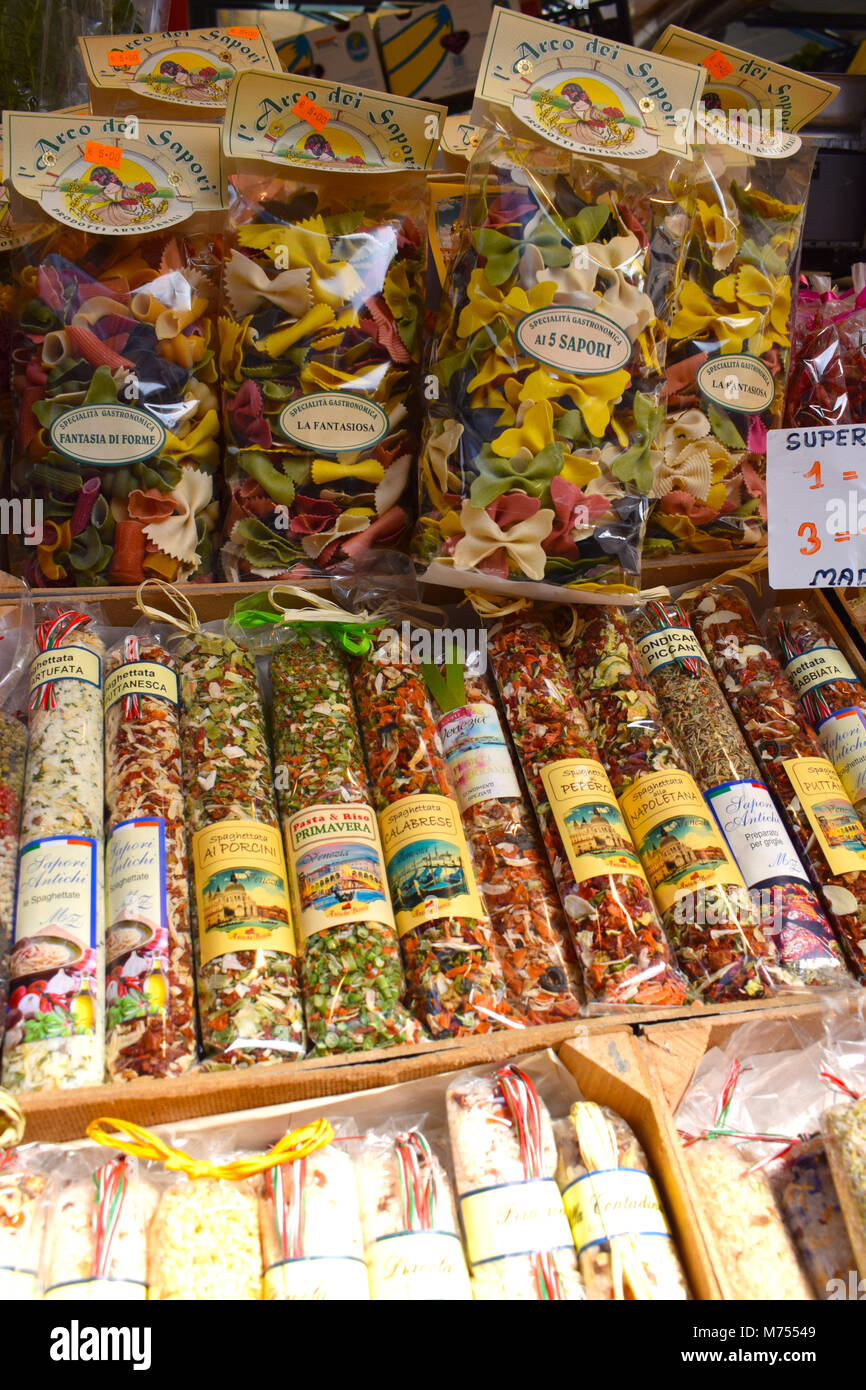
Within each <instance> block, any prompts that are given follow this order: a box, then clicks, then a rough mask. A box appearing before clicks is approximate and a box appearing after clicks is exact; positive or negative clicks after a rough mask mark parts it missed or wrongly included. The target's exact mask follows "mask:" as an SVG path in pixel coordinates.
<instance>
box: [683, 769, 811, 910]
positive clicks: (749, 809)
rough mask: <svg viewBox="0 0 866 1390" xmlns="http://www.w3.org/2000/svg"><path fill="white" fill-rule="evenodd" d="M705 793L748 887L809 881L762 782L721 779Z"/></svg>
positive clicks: (774, 804) (806, 882)
mask: <svg viewBox="0 0 866 1390" xmlns="http://www.w3.org/2000/svg"><path fill="white" fill-rule="evenodd" d="M704 795H705V797H706V801H707V805H708V806H709V808H710V810H711V811H712V813H713V815H714V816H715V818H716V820H717V821H718V825H719V829H720V830H721V832H722V834H723V835H724V837H725V841H726V842H727V845H728V848H729V849H730V851H731V854H732V855H733V858H734V861H735V863H736V865H737V868H738V869H739V870H740V873H741V874H742V875H743V878H744V880H745V884H746V887H747V888H758V887H760V885H761V884H763V883H771V882H777V881H778V880H779V879H791V878H793V879H796V880H797V881H798V882H799V883H805V884H808V883H809V875H808V874H807V873H806V871H805V869H804V868H803V865H802V864H801V863H800V859H799V857H798V855H797V851H796V850H795V849H794V846H793V845H792V843H791V839H790V836H789V835H788V832H787V830H786V829H785V827H784V825H783V824H782V819H781V817H780V815H779V812H778V811H777V810H776V803H775V802H774V801H773V798H772V797H771V795H770V793H769V792H768V790H767V788H766V787H765V786H764V784H763V782H750V781H742V782H721V783H720V784H719V786H717V787H710V788H709V790H708V791H706V792H705V793H704Z"/></svg>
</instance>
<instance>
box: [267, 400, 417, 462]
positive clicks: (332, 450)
mask: <svg viewBox="0 0 866 1390" xmlns="http://www.w3.org/2000/svg"><path fill="white" fill-rule="evenodd" d="M279 427H280V429H281V430H282V432H283V434H284V435H285V436H286V438H287V439H290V440H291V441H292V443H293V444H300V445H302V446H303V447H304V448H305V449H315V450H317V451H318V452H319V453H321V454H345V453H349V452H354V451H355V450H356V449H372V448H373V447H374V446H375V445H376V444H378V443H379V442H380V440H382V439H384V438H385V435H386V434H387V433H388V430H389V428H390V426H389V423H388V416H387V414H386V413H385V411H384V410H383V409H382V407H381V406H380V405H379V404H378V403H377V402H376V401H368V400H367V399H366V398H365V397H364V396H355V395H352V393H351V392H349V391H316V392H314V393H313V394H312V395H310V396H301V397H300V399H299V400H296V401H291V402H290V404H289V405H287V406H285V407H284V408H283V410H281V412H280V418H279Z"/></svg>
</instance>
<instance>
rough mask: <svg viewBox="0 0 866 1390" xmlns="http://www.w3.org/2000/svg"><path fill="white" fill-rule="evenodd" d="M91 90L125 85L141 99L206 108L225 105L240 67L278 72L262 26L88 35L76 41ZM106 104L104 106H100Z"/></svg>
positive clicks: (218, 108)
mask: <svg viewBox="0 0 866 1390" xmlns="http://www.w3.org/2000/svg"><path fill="white" fill-rule="evenodd" d="M78 46H79V48H80V50H81V56H82V58H83V59H84V66H85V69H86V72H87V80H88V83H89V84H90V88H91V95H92V97H95V98H96V100H97V102H98V101H99V99H100V98H101V97H102V96H103V94H104V93H105V92H112V91H113V92H117V91H118V90H126V91H127V92H129V93H130V94H131V95H134V96H135V97H137V98H139V99H141V98H144V100H145V101H151V102H153V101H161V102H170V103H171V105H172V106H185V107H189V108H190V115H191V114H192V112H193V110H195V111H202V112H207V111H208V110H215V111H222V110H223V109H224V108H225V104H226V97H227V95H228V89H229V86H230V85H231V82H232V79H233V78H234V77H235V76H236V75H237V74H238V73H240V72H248V71H255V72H261V71H264V72H280V71H281V68H280V60H279V58H278V57H277V54H276V50H275V49H274V46H273V44H272V43H271V41H270V39H269V38H268V36H267V34H266V33H265V32H264V31H263V30H260V29H247V28H243V27H237V26H235V27H233V28H231V29H220V28H217V27H215V28H212V29H175V30H172V31H171V32H170V33H169V32H165V33H162V34H112V35H101V34H93V35H88V36H87V37H86V38H81V39H79V40H78ZM102 109H104V107H103V108H102Z"/></svg>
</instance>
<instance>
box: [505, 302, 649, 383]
mask: <svg viewBox="0 0 866 1390" xmlns="http://www.w3.org/2000/svg"><path fill="white" fill-rule="evenodd" d="M515 336H516V338H517V342H518V344H519V346H520V347H522V348H523V351H524V352H527V353H528V354H529V356H530V357H534V358H535V359H536V360H537V361H538V362H543V363H544V365H545V366H546V367H553V368H554V369H555V370H556V371H560V372H570V373H572V374H573V375H574V376H601V375H603V374H604V373H606V372H615V371H617V370H618V369H619V368H620V367H624V366H625V365H626V363H627V362H628V361H629V360H630V358H631V354H632V344H631V339H630V338H629V336H628V334H627V333H624V332H623V331H622V329H621V328H619V327H618V325H617V324H615V323H614V322H613V321H612V320H611V319H608V318H605V316H604V314H596V313H594V312H592V311H591V310H589V309H573V308H570V307H569V306H568V305H563V306H561V307H559V306H557V307H554V308H551V309H537V310H536V311H535V313H532V314H527V315H526V317H525V318H522V319H521V320H520V322H519V323H518V325H517V332H516V335H515Z"/></svg>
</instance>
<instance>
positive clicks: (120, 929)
mask: <svg viewBox="0 0 866 1390" xmlns="http://www.w3.org/2000/svg"><path fill="white" fill-rule="evenodd" d="M105 893H106V909H107V922H108V927H107V930H106V934H105V969H106V981H105V1008H106V1026H107V1028H108V1029H109V1031H110V1030H111V1029H112V1028H116V1027H117V1026H118V1025H119V1024H121V1023H127V1022H129V1021H130V1019H133V1018H146V1017H147V1016H148V1015H161V1014H164V1013H165V1012H166V1008H167V1006H168V990H169V982H168V912H167V905H166V873H165V821H163V820H159V819H158V818H156V817H152V818H150V819H145V818H142V819H140V820H128V821H122V822H121V823H120V824H119V825H116V826H115V827H114V829H113V830H111V831H109V833H108V837H107V839H106V842H105Z"/></svg>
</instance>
